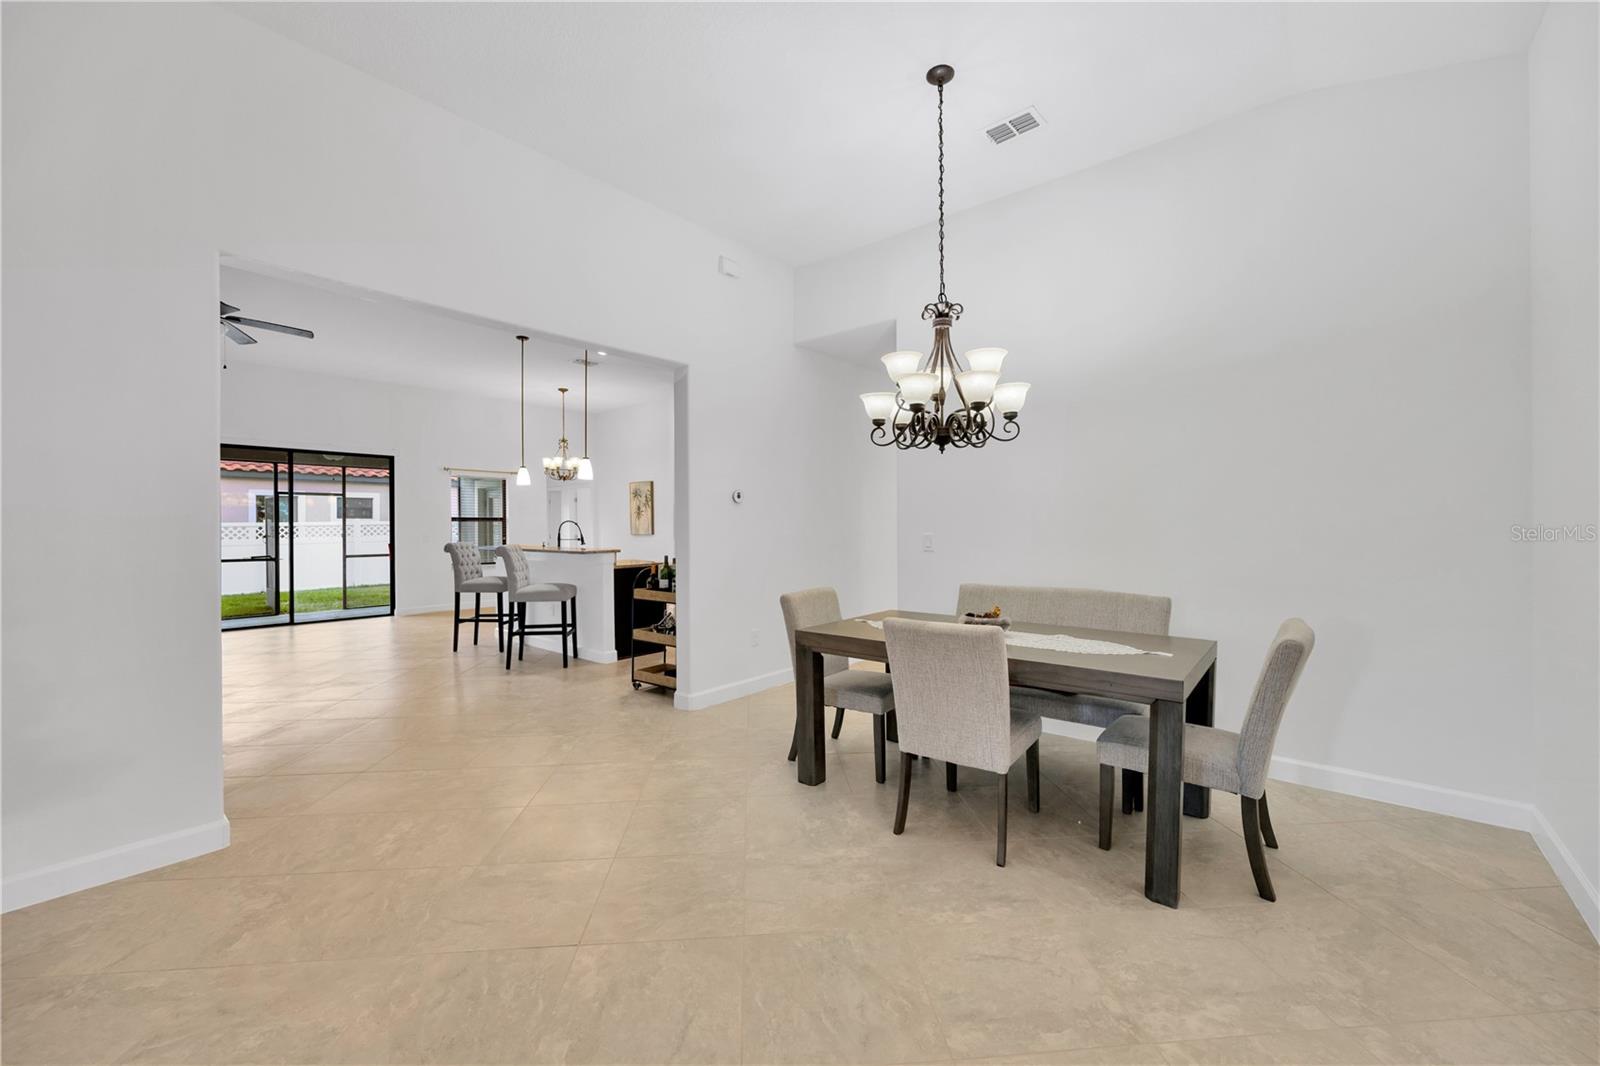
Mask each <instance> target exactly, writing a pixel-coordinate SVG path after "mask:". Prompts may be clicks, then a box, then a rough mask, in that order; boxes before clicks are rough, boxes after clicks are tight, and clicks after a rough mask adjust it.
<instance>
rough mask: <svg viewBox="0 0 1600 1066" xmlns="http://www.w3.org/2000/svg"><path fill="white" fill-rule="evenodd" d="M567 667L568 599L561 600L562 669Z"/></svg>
mask: <svg viewBox="0 0 1600 1066" xmlns="http://www.w3.org/2000/svg"><path fill="white" fill-rule="evenodd" d="M566 668H567V601H566V600H562V601H561V669H563V670H565V669H566Z"/></svg>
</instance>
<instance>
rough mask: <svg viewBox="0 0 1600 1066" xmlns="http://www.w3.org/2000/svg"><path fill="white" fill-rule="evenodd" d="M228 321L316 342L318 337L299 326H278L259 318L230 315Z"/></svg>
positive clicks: (275, 323)
mask: <svg viewBox="0 0 1600 1066" xmlns="http://www.w3.org/2000/svg"><path fill="white" fill-rule="evenodd" d="M227 320H228V321H229V322H237V323H239V324H240V325H241V326H254V327H255V328H256V329H270V330H272V332H274V333H287V334H289V335H290V336H292V337H305V338H306V339H308V340H314V339H315V338H316V336H317V335H316V334H315V333H312V332H311V331H310V330H309V329H301V328H300V327H299V326H284V325H280V324H278V323H277V322H263V321H261V319H259V318H244V317H241V316H239V315H229V316H228V319H227Z"/></svg>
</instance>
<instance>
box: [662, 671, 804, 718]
mask: <svg viewBox="0 0 1600 1066" xmlns="http://www.w3.org/2000/svg"><path fill="white" fill-rule="evenodd" d="M793 680H794V671H793V670H789V669H784V670H774V671H773V672H772V673H770V674H758V675H757V676H755V677H747V678H745V679H743V680H742V681H730V682H729V683H728V684H726V685H718V686H717V687H716V688H708V689H702V690H700V691H699V692H683V691H679V692H675V693H673V696H672V705H673V706H674V707H676V708H678V709H679V710H680V711H702V710H705V709H706V708H707V707H715V706H716V705H717V704H719V703H727V702H728V701H729V700H736V699H738V698H739V697H740V696H750V695H753V694H755V693H757V692H765V691H766V690H767V689H769V688H776V687H778V686H779V685H787V684H788V683H789V682H790V681H793Z"/></svg>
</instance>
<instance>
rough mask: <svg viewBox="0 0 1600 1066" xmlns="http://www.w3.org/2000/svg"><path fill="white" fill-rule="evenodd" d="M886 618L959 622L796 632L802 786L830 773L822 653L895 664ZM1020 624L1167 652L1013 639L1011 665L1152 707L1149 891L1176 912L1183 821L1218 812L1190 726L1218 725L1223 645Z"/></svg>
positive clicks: (895, 614) (1014, 675) (1046, 680)
mask: <svg viewBox="0 0 1600 1066" xmlns="http://www.w3.org/2000/svg"><path fill="white" fill-rule="evenodd" d="M886 618H914V619H918V620H920V621H924V622H954V621H955V619H954V618H953V617H951V616H950V615H945V614H923V613H919V612H915V611H878V612H877V613H875V614H867V615H860V616H858V617H856V618H846V619H844V620H843V621H839V622H829V623H826V624H824V625H817V626H810V627H807V628H804V629H797V630H796V631H795V634H794V644H795V648H794V650H795V663H796V667H797V669H796V674H797V676H796V677H795V739H796V743H797V755H798V757H797V758H796V760H795V761H796V763H797V766H798V774H799V778H800V783H801V784H804V785H820V784H822V783H823V782H824V781H825V780H827V777H828V757H827V751H826V749H825V748H824V744H823V740H824V737H825V733H824V728H825V726H824V720H823V705H822V689H823V682H822V676H823V675H822V662H823V659H822V657H823V656H824V655H847V656H849V657H850V658H852V659H864V660H868V661H871V662H880V663H887V662H888V661H889V654H888V650H887V647H886V645H885V643H884V638H883V629H882V627H881V626H874V625H871V624H869V623H870V622H882V621H883V620H884V619H886ZM1011 628H1012V630H1013V631H1014V632H1022V633H1060V634H1067V635H1069V636H1074V637H1082V638H1085V639H1088V640H1103V641H1110V642H1112V643H1116V644H1124V645H1130V646H1132V647H1135V648H1139V649H1141V650H1142V651H1146V652H1165V653H1166V654H1153V655H1152V654H1145V655H1132V654H1118V655H1088V654H1082V653H1079V652H1067V651H1054V650H1050V649H1045V648H1030V647H1025V646H1021V645H1016V644H1011V643H1007V644H1006V664H1007V668H1008V671H1009V673H1010V677H1011V683H1012V684H1013V685H1027V686H1029V687H1031V688H1041V689H1049V690H1052V691H1055V692H1067V693H1076V694H1079V695H1085V696H1106V697H1110V698H1112V699H1119V700H1130V701H1134V702H1138V703H1148V704H1149V705H1150V762H1149V770H1148V772H1147V773H1146V774H1145V780H1146V796H1145V844H1144V894H1145V896H1146V898H1148V899H1150V900H1153V901H1154V902H1156V903H1161V904H1164V905H1166V906H1168V907H1176V906H1177V905H1178V895H1179V883H1180V875H1181V872H1182V853H1183V817H1184V816H1185V815H1188V816H1190V817H1193V818H1205V817H1207V816H1208V815H1209V814H1210V812H1211V790H1210V789H1205V788H1200V787H1199V786H1198V785H1185V784H1184V783H1183V727H1184V725H1185V724H1186V723H1188V724H1194V725H1210V724H1211V721H1212V714H1213V709H1214V706H1215V700H1216V664H1217V643H1216V641H1214V640H1196V639H1193V638H1190V637H1161V636H1150V635H1147V634H1143V633H1119V632H1112V631H1108V630H1102V629H1080V628H1077V627H1061V626H1042V625H1029V624H1026V623H1016V624H1014V625H1013V626H1012V627H1011Z"/></svg>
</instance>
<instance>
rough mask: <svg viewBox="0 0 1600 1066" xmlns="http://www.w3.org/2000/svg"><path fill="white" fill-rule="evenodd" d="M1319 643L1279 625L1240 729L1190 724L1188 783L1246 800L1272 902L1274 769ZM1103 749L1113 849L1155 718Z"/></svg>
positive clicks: (1301, 626)
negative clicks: (1128, 785) (1120, 804)
mask: <svg viewBox="0 0 1600 1066" xmlns="http://www.w3.org/2000/svg"><path fill="white" fill-rule="evenodd" d="M1316 639H1317V638H1316V634H1315V633H1313V632H1311V627H1310V626H1308V625H1306V624H1305V623H1304V622H1302V621H1301V620H1300V619H1298V618H1291V619H1289V620H1288V621H1286V622H1284V623H1283V624H1282V625H1281V626H1279V627H1278V635H1277V636H1276V637H1274V638H1273V639H1272V647H1270V648H1268V649H1267V661H1266V663H1265V664H1264V665H1263V666H1262V667H1261V676H1260V677H1259V678H1257V679H1256V690H1255V692H1254V693H1253V694H1252V695H1251V697H1250V706H1249V708H1248V709H1247V710H1246V711H1245V715H1244V726H1243V728H1241V729H1240V730H1239V732H1237V733H1234V732H1231V731H1230V730H1227V729H1215V728H1213V727H1211V726H1203V725H1185V726H1184V727H1183V779H1184V781H1185V782H1187V783H1189V784H1192V785H1200V786H1201V787H1203V788H1215V789H1221V790H1222V791H1223V792H1233V793H1236V794H1237V795H1238V797H1239V807H1240V814H1241V815H1242V818H1243V821H1244V845H1245V850H1246V852H1247V853H1248V854H1249V857H1250V872H1251V873H1252V874H1254V875H1255V879H1256V892H1258V893H1259V894H1260V895H1261V898H1262V899H1264V900H1267V901H1268V902H1272V901H1275V900H1276V899H1277V898H1278V896H1277V893H1276V892H1274V891H1273V888H1272V877H1271V875H1270V874H1268V872H1267V857H1266V853H1265V852H1264V851H1262V850H1261V844H1262V841H1263V839H1264V840H1265V842H1266V845H1267V847H1269V848H1276V847H1277V846H1278V838H1277V836H1276V835H1275V834H1274V833H1273V832H1272V818H1271V817H1270V816H1269V815H1268V813H1267V767H1268V765H1269V764H1270V763H1271V762H1272V746H1273V744H1274V743H1275V742H1276V741H1277V738H1278V726H1279V724H1280V723H1281V722H1282V721H1283V712H1284V710H1285V708H1287V707H1288V706H1289V697H1290V696H1292V695H1293V694H1294V687H1295V683H1296V682H1298V681H1299V680H1300V671H1302V670H1303V669H1305V665H1306V660H1307V659H1309V658H1310V657H1311V649H1312V647H1313V646H1314V645H1315V644H1316ZM902 728H904V727H902ZM1095 752H1096V754H1097V755H1098V756H1099V759H1100V847H1101V848H1103V849H1106V850H1110V848H1111V792H1112V789H1113V788H1114V787H1115V780H1114V778H1113V776H1112V769H1113V768H1114V767H1122V768H1124V769H1131V770H1144V769H1145V768H1146V767H1147V766H1148V765H1149V761H1150V720H1149V719H1148V718H1142V717H1141V718H1135V717H1133V716H1132V715H1129V716H1127V717H1125V718H1119V719H1117V720H1116V721H1115V722H1112V723H1111V725H1110V726H1109V727H1107V729H1106V731H1105V732H1104V733H1101V734H1100V739H1099V740H1098V741H1097V742H1096V743H1095Z"/></svg>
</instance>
